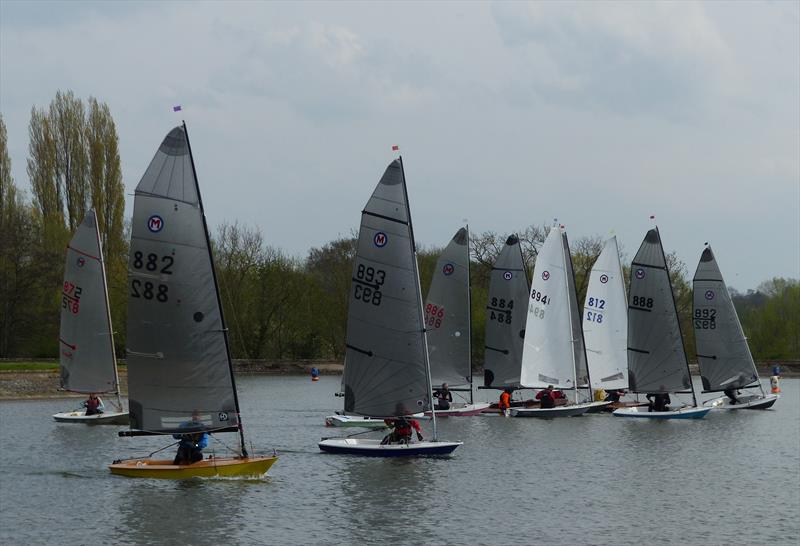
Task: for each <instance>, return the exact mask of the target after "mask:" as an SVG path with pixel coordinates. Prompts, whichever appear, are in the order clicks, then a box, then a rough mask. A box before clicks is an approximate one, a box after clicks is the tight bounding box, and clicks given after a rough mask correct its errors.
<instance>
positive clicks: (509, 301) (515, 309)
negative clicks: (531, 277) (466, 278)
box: [483, 235, 528, 389]
mask: <svg viewBox="0 0 800 546" xmlns="http://www.w3.org/2000/svg"><path fill="white" fill-rule="evenodd" d="M527 301H528V274H527V272H526V271H525V261H524V260H523V258H522V248H521V246H520V244H519V238H518V237H517V236H516V235H510V236H509V237H508V239H506V243H505V245H504V246H503V249H502V250H501V251H500V254H499V255H498V256H497V260H495V262H494V266H493V267H492V272H491V274H490V278H489V294H488V298H487V302H486V347H485V357H484V364H483V368H484V370H483V388H494V389H503V388H505V387H512V388H518V387H519V373H520V367H521V363H522V340H523V338H524V337H525V319H526V314H525V309H526V305H527Z"/></svg>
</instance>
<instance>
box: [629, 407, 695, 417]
mask: <svg viewBox="0 0 800 546" xmlns="http://www.w3.org/2000/svg"><path fill="white" fill-rule="evenodd" d="M709 411H711V408H704V407H695V406H686V407H683V408H678V409H674V410H670V411H650V408H648V407H647V406H636V407H633V408H620V409H618V410H614V416H615V417H633V418H639V419H702V418H703V417H705V416H706V414H707V413H708V412H709Z"/></svg>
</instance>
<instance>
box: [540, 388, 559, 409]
mask: <svg viewBox="0 0 800 546" xmlns="http://www.w3.org/2000/svg"><path fill="white" fill-rule="evenodd" d="M560 398H564V393H563V392H561V391H554V390H553V385H547V388H546V389H544V390H541V391H539V392H538V393H536V399H537V400H539V402H541V407H542V409H548V408H554V407H556V400H558V399H560Z"/></svg>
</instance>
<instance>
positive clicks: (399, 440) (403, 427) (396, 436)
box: [381, 416, 422, 445]
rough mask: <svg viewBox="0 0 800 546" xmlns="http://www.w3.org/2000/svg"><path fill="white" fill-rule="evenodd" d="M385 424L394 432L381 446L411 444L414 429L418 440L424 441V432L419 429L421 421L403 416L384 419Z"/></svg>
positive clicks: (385, 438) (388, 435) (382, 441)
mask: <svg viewBox="0 0 800 546" xmlns="http://www.w3.org/2000/svg"><path fill="white" fill-rule="evenodd" d="M383 422H384V423H386V426H387V427H389V428H393V429H394V430H392V432H390V433H389V434H387V435H386V436H385V437H384V438H383V440H381V445H386V444H407V443H409V441H410V440H411V434H412V429H413V430H416V431H417V440H419V441H420V442H421V441H422V430H421V429H420V427H419V421H417V420H416V419H410V418H408V417H405V416H401V417H396V418H394V419H384V420H383Z"/></svg>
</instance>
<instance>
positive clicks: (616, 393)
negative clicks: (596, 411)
mask: <svg viewBox="0 0 800 546" xmlns="http://www.w3.org/2000/svg"><path fill="white" fill-rule="evenodd" d="M624 394H625V391H624V390H623V389H611V390H609V391H607V392H606V398H605V401H606V402H619V399H620V398H621V397H622V396H623V395H624Z"/></svg>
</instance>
